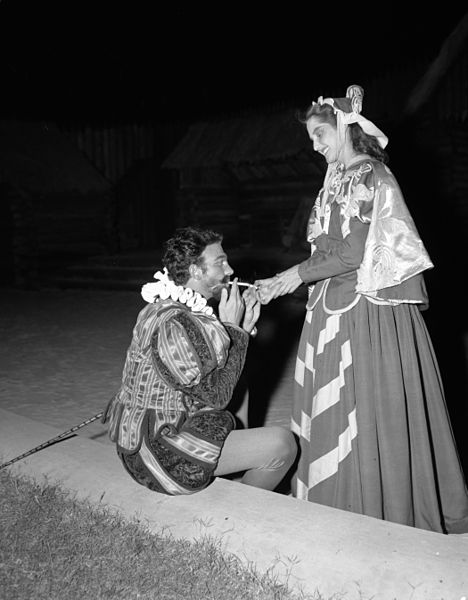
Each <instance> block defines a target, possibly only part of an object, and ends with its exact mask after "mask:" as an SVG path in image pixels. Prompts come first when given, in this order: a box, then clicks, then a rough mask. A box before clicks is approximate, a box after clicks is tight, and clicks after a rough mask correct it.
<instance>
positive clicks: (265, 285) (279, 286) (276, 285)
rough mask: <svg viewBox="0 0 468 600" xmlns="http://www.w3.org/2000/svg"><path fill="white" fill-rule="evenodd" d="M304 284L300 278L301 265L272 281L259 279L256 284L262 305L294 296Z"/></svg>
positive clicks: (275, 277) (271, 279)
mask: <svg viewBox="0 0 468 600" xmlns="http://www.w3.org/2000/svg"><path fill="white" fill-rule="evenodd" d="M302 283H304V282H303V281H302V279H301V278H300V277H299V265H294V266H293V267H291V268H290V269H287V270H286V271H283V272H282V273H278V274H277V275H275V276H274V277H271V278H270V279H259V280H257V281H256V282H255V284H256V285H257V286H258V295H259V298H260V302H261V303H262V304H268V302H270V300H273V299H274V298H278V296H284V295H285V294H292V293H293V292H294V291H296V290H297V288H298V287H299V286H300V285H301V284H302Z"/></svg>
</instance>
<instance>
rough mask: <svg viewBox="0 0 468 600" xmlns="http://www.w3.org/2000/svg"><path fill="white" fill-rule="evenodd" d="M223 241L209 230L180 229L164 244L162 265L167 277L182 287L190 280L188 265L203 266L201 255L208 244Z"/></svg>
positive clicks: (218, 234)
mask: <svg viewBox="0 0 468 600" xmlns="http://www.w3.org/2000/svg"><path fill="white" fill-rule="evenodd" d="M222 241H223V236H222V235H221V234H220V233H217V232H216V231H211V230H210V229H197V228H196V227H182V228H180V229H177V230H176V231H175V233H174V235H173V236H172V237H171V238H170V239H169V240H167V242H166V243H165V244H164V254H163V258H162V263H163V265H164V266H165V267H166V269H167V270H168V273H169V277H170V278H171V279H172V280H173V281H174V283H176V284H177V285H184V284H185V283H187V281H188V280H189V278H190V273H189V267H190V265H198V266H200V267H203V266H204V259H203V258H202V256H201V255H202V253H203V251H204V250H205V248H206V247H207V246H209V245H210V244H217V243H219V244H220V243H221V242H222Z"/></svg>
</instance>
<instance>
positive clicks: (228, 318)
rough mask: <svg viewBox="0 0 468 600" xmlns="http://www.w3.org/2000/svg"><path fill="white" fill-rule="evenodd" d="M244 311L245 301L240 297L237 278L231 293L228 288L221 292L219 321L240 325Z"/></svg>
mask: <svg viewBox="0 0 468 600" xmlns="http://www.w3.org/2000/svg"><path fill="white" fill-rule="evenodd" d="M244 310H245V306H244V300H243V299H242V297H241V295H240V292H239V286H238V285H237V277H236V278H235V279H234V281H233V282H232V286H231V291H230V293H229V290H228V289H226V288H223V289H222V290H221V300H220V301H219V306H218V312H219V320H220V321H221V322H222V323H232V324H233V325H240V323H241V320H242V316H243V314H244Z"/></svg>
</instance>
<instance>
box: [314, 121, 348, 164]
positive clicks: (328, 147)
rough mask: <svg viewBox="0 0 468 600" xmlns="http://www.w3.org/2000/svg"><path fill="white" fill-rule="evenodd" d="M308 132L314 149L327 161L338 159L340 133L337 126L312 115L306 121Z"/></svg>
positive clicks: (331, 161)
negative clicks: (338, 133)
mask: <svg viewBox="0 0 468 600" xmlns="http://www.w3.org/2000/svg"><path fill="white" fill-rule="evenodd" d="M306 127H307V133H308V134H309V137H310V139H311V140H312V143H313V144H314V150H315V151H316V152H319V153H320V154H322V155H323V156H324V157H325V160H326V161H327V163H333V162H335V161H336V160H338V152H339V150H340V149H339V148H338V135H337V131H336V128H335V127H333V125H330V123H324V122H322V121H320V120H319V119H318V118H317V117H310V119H309V120H308V121H307V123H306Z"/></svg>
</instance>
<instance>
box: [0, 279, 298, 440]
mask: <svg viewBox="0 0 468 600" xmlns="http://www.w3.org/2000/svg"><path fill="white" fill-rule="evenodd" d="M144 305H145V303H144V301H143V299H142V298H141V297H140V295H139V293H138V292H137V293H134V292H129V291H96V290H93V291H89V290H62V291H60V290H41V291H21V290H15V289H2V290H0V334H1V345H0V406H1V407H2V408H3V409H5V410H8V411H11V412H13V413H17V414H19V415H22V416H26V417H28V418H30V419H33V420H37V421H39V422H41V423H46V424H49V425H51V426H53V427H56V428H57V429H59V430H60V432H62V431H65V430H67V429H69V428H71V427H73V426H75V425H77V424H79V423H81V422H82V421H84V420H86V419H88V418H89V417H92V416H93V415H95V414H97V413H99V412H100V411H102V410H103V409H104V408H105V406H106V405H107V402H108V401H109V399H110V398H111V397H112V395H113V394H114V393H115V392H116V391H117V389H118V386H119V383H120V379H121V373H122V367H123V364H124V360H125V353H126V349H127V346H128V344H129V343H130V339H131V333H132V328H133V325H134V323H135V319H136V316H137V314H138V312H139V310H141V309H142V308H143V307H144ZM280 313H281V314H280ZM303 314H304V304H303V303H302V302H298V301H293V302H289V304H288V307H287V309H286V307H285V305H284V304H283V305H281V301H280V302H278V303H277V306H276V307H273V306H271V307H265V309H264V314H263V315H262V318H261V322H260V323H259V327H258V329H259V334H258V336H257V338H256V339H255V340H254V341H253V343H252V344H251V347H250V350H249V354H248V358H247V364H246V369H245V373H246V377H245V380H244V382H243V383H244V384H246V385H248V387H249V398H250V400H249V403H250V417H249V420H250V425H251V426H253V425H261V424H283V425H285V426H286V427H287V426H288V425H289V414H290V406H291V399H292V398H291V389H292V377H293V368H294V358H295V346H296V344H297V342H298V339H299V335H300V329H301V326H302V319H303ZM240 391H242V388H241V389H240ZM0 429H1V425H0ZM79 435H84V436H87V437H90V438H92V439H95V440H97V441H100V442H103V443H109V442H108V439H107V433H106V430H105V427H104V426H103V425H102V424H100V422H99V421H95V422H94V423H92V424H90V425H88V426H87V427H84V428H83V429H80V431H79ZM25 450H27V449H25Z"/></svg>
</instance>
